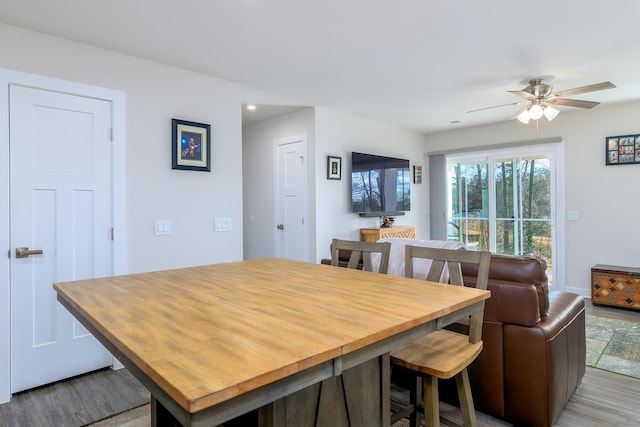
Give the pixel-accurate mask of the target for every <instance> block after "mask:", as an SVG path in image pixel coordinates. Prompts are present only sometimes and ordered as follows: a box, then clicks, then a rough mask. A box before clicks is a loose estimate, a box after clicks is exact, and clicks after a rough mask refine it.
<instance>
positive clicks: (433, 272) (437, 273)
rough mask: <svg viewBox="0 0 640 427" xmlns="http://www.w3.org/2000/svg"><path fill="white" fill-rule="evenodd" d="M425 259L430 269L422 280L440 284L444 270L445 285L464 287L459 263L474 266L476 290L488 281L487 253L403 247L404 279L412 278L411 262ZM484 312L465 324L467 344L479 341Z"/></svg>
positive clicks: (474, 315) (477, 313) (489, 258)
mask: <svg viewBox="0 0 640 427" xmlns="http://www.w3.org/2000/svg"><path fill="white" fill-rule="evenodd" d="M414 258H426V259H430V260H432V262H431V267H430V268H429V273H428V274H427V277H426V279H427V280H429V281H432V282H438V281H440V278H441V277H442V273H443V271H444V269H445V267H447V271H448V273H449V283H451V284H453V285H459V286H464V279H463V278H462V268H461V266H460V263H469V264H477V265H478V274H477V277H476V282H475V284H476V286H475V287H476V288H477V289H485V290H486V289H487V282H488V281H489V264H490V263H491V253H490V252H488V251H463V250H451V249H441V248H426V247H421V246H410V245H407V246H406V247H405V276H406V277H411V278H413V259H414ZM483 317H484V309H483V310H480V311H477V312H475V313H473V314H472V315H471V319H470V321H469V341H470V342H474V343H475V342H478V341H480V340H481V338H482V320H483Z"/></svg>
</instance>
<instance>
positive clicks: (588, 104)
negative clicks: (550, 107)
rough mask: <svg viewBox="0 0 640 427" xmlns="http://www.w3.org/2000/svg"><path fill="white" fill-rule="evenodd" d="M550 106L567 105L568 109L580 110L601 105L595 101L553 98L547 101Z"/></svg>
mask: <svg viewBox="0 0 640 427" xmlns="http://www.w3.org/2000/svg"><path fill="white" fill-rule="evenodd" d="M547 103H549V104H556V105H566V106H568V107H578V108H593V107H595V106H596V105H599V104H600V103H599V102H594V101H581V100H579V99H566V98H553V99H549V100H547Z"/></svg>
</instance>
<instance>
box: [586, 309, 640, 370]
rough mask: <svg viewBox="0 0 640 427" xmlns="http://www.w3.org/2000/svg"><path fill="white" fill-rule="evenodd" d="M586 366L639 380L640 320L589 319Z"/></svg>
mask: <svg viewBox="0 0 640 427" xmlns="http://www.w3.org/2000/svg"><path fill="white" fill-rule="evenodd" d="M586 336H587V366H592V367H594V368H598V369H604V370H606V371H610V372H615V373H617V374H622V375H627V376H630V377H634V378H640V321H639V322H628V321H624V320H616V319H610V318H607V317H600V316H587V318H586Z"/></svg>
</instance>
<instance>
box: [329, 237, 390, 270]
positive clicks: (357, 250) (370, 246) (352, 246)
mask: <svg viewBox="0 0 640 427" xmlns="http://www.w3.org/2000/svg"><path fill="white" fill-rule="evenodd" d="M340 251H351V255H350V256H349V262H348V264H347V268H358V266H359V264H360V261H362V269H363V270H364V271H373V262H372V260H371V254H372V253H379V254H380V266H379V268H378V271H377V272H378V273H382V274H387V269H388V267H389V254H390V253H391V243H389V242H385V243H376V242H360V241H355V240H339V239H333V240H332V241H331V265H340Z"/></svg>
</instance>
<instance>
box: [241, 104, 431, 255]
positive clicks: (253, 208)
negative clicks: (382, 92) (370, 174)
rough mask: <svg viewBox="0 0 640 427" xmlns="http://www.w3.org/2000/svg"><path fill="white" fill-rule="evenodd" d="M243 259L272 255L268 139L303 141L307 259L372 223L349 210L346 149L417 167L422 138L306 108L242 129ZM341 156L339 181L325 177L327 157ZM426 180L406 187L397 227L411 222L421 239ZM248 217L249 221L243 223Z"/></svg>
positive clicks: (271, 180)
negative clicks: (407, 198) (406, 203)
mask: <svg viewBox="0 0 640 427" xmlns="http://www.w3.org/2000/svg"><path fill="white" fill-rule="evenodd" d="M243 131H244V134H243V146H244V153H243V158H244V171H245V181H244V195H245V238H244V243H245V248H244V254H245V258H246V259H250V258H258V257H267V256H274V255H275V243H274V236H275V233H274V230H275V220H274V212H275V207H274V201H273V194H274V188H273V183H274V177H273V164H274V159H273V141H274V140H275V139H278V138H284V137H287V136H292V135H296V134H301V133H305V134H307V136H308V139H309V158H310V159H309V162H310V164H311V165H312V166H311V167H310V171H309V174H310V176H309V186H310V189H309V200H310V212H311V213H312V215H313V214H314V213H315V218H311V222H312V224H313V225H312V227H313V230H314V231H313V232H312V233H311V238H310V239H311V241H310V244H311V245H312V248H311V249H310V252H309V253H310V259H309V260H310V261H312V262H319V261H320V260H321V259H322V258H329V257H330V254H329V244H330V243H331V239H332V238H333V237H338V238H342V239H352V240H359V239H360V234H359V230H360V228H363V227H377V226H378V225H379V224H378V218H361V217H360V216H358V214H354V213H352V212H351V175H350V174H351V170H350V169H351V163H350V162H351V157H350V156H351V151H361V152H365V153H373V154H381V155H388V156H392V157H402V158H407V159H410V162H411V165H412V166H413V165H414V164H419V165H423V164H424V160H423V145H424V136H423V135H421V134H419V133H415V132H410V131H406V130H403V129H400V128H396V127H392V126H387V125H383V124H380V123H376V122H372V121H370V120H364V119H360V118H357V117H353V116H349V115H345V114H340V113H335V112H333V111H329V110H326V109H322V108H310V109H307V110H303V111H300V112H296V113H293V114H289V115H286V116H282V117H278V118H275V119H271V120H266V121H264V122H260V123H256V124H254V125H250V126H245V128H244V129H243ZM329 155H331V156H340V157H342V180H340V181H335V180H328V179H327V156H329ZM425 191H426V184H418V185H413V184H412V186H411V212H407V215H405V216H399V217H397V218H396V224H397V225H405V224H406V225H416V226H417V230H418V237H420V238H426V237H427V233H428V231H427V220H426V193H425ZM251 215H253V218H254V221H255V222H254V223H250V222H249V217H250V216H251Z"/></svg>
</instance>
